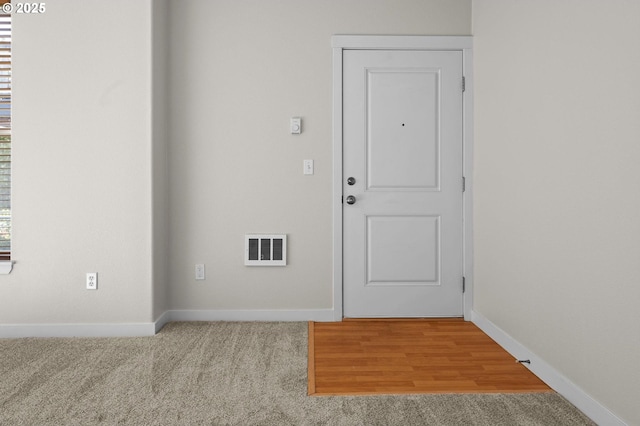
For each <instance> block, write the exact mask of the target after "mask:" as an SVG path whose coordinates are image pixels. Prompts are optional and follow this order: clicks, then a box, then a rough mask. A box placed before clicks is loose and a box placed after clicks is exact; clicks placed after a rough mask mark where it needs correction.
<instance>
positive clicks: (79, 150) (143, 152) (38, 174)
mask: <svg viewBox="0 0 640 426" xmlns="http://www.w3.org/2000/svg"><path fill="white" fill-rule="evenodd" d="M125 10H126V13H123V11H125ZM13 22H14V31H13V40H14V42H13V53H14V58H13V66H14V68H13V70H14V71H13V76H14V77H13V95H14V96H13V180H12V187H13V200H12V201H13V238H12V246H13V258H14V259H15V260H16V262H17V263H16V265H15V266H14V269H13V272H12V273H11V274H10V275H3V276H1V277H0V324H42V323H44V324H64V323H72V324H73V323H89V324H91V323H122V322H127V323H139V322H149V321H150V320H151V319H152V312H151V310H152V307H151V305H152V301H151V294H152V289H151V286H152V284H151V275H152V266H151V259H152V236H151V234H152V227H151V220H152V211H151V210H152V209H151V198H152V187H151V161H152V156H151V40H150V37H151V28H150V26H151V13H150V2H149V1H136V2H130V1H127V0H116V1H91V2H88V1H84V0H65V1H59V0H58V1H55V2H52V3H47V10H46V13H44V14H42V15H14V20H13ZM87 272H98V273H99V276H98V279H99V281H98V283H99V284H98V285H99V290H98V291H87V290H85V274H86V273H87Z"/></svg>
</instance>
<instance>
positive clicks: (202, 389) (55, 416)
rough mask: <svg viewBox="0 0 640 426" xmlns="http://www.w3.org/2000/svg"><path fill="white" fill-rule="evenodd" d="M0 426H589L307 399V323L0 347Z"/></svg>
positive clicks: (518, 410) (438, 403)
mask: <svg viewBox="0 0 640 426" xmlns="http://www.w3.org/2000/svg"><path fill="white" fill-rule="evenodd" d="M0 361H1V362H0V424H1V425H30V426H31V425H94V424H105V425H115V424H123V425H587V424H588V425H591V424H593V423H591V422H590V421H589V420H588V419H587V418H586V417H585V416H584V415H583V414H582V413H580V411H578V410H577V409H576V408H575V407H573V406H572V405H571V404H569V403H568V402H567V401H565V400H564V399H563V398H562V397H560V396H559V395H557V394H555V393H546V394H478V395H474V394H466V395H405V396H370V397H310V396H307V395H306V391H307V377H306V374H307V324H306V323H301V322H300V323H240V322H213V323H207V322H200V323H198V322H188V323H186V322H182V323H179V322H176V323H170V324H167V326H165V327H164V328H163V330H162V331H161V332H160V333H159V334H158V335H156V336H153V337H144V338H108V339H85V338H76V339H0Z"/></svg>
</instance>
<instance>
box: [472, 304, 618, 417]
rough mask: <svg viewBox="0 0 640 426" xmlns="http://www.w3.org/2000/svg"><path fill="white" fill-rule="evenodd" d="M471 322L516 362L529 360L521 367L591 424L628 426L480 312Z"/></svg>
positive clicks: (473, 313) (476, 313)
mask: <svg viewBox="0 0 640 426" xmlns="http://www.w3.org/2000/svg"><path fill="white" fill-rule="evenodd" d="M471 321H473V323H474V324H475V325H477V326H478V328H480V329H481V330H482V331H483V332H485V333H486V334H487V335H488V336H489V337H491V338H492V339H493V340H495V341H496V342H497V343H498V344H499V345H500V346H502V347H503V348H504V349H505V350H506V351H507V352H509V353H510V354H511V355H513V356H514V357H515V358H516V359H528V360H530V361H531V364H522V365H524V366H525V367H527V368H528V369H530V370H531V372H533V374H535V375H536V376H538V377H539V378H540V379H541V380H542V381H544V382H545V383H546V384H547V385H549V386H550V387H551V388H552V389H553V390H555V391H556V392H558V393H559V394H560V395H562V396H563V397H564V398H566V399H567V400H568V401H569V402H570V403H572V404H573V405H575V406H576V407H577V408H578V409H579V410H580V411H582V412H583V413H584V414H585V415H586V416H588V417H589V418H590V419H591V420H593V421H594V422H596V423H597V424H599V425H611V426H624V425H626V423H625V422H624V421H622V420H621V419H620V418H618V417H617V416H616V415H615V414H613V413H612V412H611V411H609V409H608V408H606V407H605V406H604V405H602V404H600V403H599V402H598V401H596V400H595V399H593V398H592V397H591V396H590V395H589V394H588V393H586V392H585V391H584V390H582V389H581V388H580V387H579V386H577V385H576V384H575V383H573V382H571V380H569V379H567V378H566V377H565V376H563V375H562V373H560V372H559V371H557V370H556V369H554V368H553V367H552V366H550V365H549V364H547V363H546V362H545V361H543V360H542V359H541V358H539V357H538V356H537V355H536V354H535V353H533V352H531V351H530V350H529V349H527V348H526V347H525V346H524V345H522V344H521V343H520V342H518V341H517V340H515V339H514V338H513V337H511V336H510V335H509V334H507V333H506V332H505V331H504V330H502V329H501V328H500V327H498V326H497V325H495V324H494V323H492V322H491V321H489V320H488V319H487V318H485V317H484V316H483V315H482V314H479V313H478V312H475V311H472V312H471Z"/></svg>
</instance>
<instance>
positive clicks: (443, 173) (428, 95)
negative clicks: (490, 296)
mask: <svg viewBox="0 0 640 426" xmlns="http://www.w3.org/2000/svg"><path fill="white" fill-rule="evenodd" d="M462 90H463V89H462V52H460V51H410V50H404V51H402V50H398V51H384V50H345V51H344V55H343V176H344V182H343V194H344V197H343V202H344V204H343V253H344V254H343V256H344V259H343V282H344V284H343V286H344V287H343V288H344V316H345V317H442V316H462V314H463V298H462V271H463V260H462V253H463V245H462V243H463V228H462V208H463V204H462V197H463V175H462V142H463V139H462V136H463V134H462V124H463V122H462V106H463V103H462ZM350 178H352V179H350ZM352 202H353V203H352Z"/></svg>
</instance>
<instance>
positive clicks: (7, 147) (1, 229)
mask: <svg viewBox="0 0 640 426" xmlns="http://www.w3.org/2000/svg"><path fill="white" fill-rule="evenodd" d="M4 3H7V1H4V0H1V1H0V5H1V4H4ZM10 258H11V15H8V14H0V260H7V259H10Z"/></svg>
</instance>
